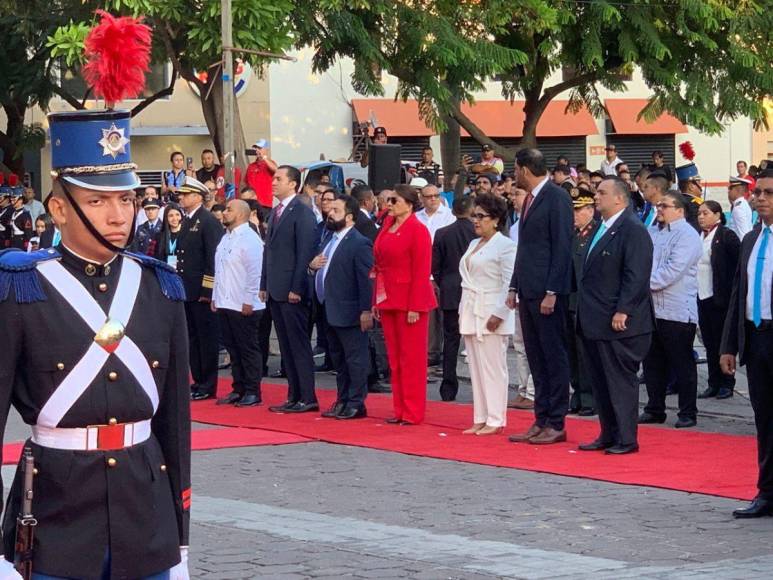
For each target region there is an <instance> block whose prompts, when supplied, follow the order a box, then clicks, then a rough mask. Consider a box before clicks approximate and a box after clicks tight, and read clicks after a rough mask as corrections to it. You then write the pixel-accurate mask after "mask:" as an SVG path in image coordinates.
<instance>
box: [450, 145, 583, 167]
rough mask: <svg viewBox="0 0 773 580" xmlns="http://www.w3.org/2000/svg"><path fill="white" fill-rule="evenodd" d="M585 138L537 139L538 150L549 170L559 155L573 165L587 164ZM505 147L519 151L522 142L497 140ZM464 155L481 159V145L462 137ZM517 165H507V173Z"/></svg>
mask: <svg viewBox="0 0 773 580" xmlns="http://www.w3.org/2000/svg"><path fill="white" fill-rule="evenodd" d="M585 140H586V138H585V137H542V138H540V139H537V149H539V150H540V151H542V154H543V155H544V156H545V160H546V161H547V166H548V169H549V170H552V169H553V167H554V166H555V164H556V158H557V157H558V156H559V155H565V156H566V157H568V158H569V162H570V163H571V164H572V165H578V164H583V165H584V164H585V159H586V156H585V154H586V147H585ZM495 141H496V142H497V143H499V144H500V145H502V146H503V147H510V148H513V149H518V148H519V145H520V142H521V140H520V139H516V138H506V139H495ZM462 154H463V155H464V154H467V155H470V156H472V158H473V159H480V145H479V144H478V142H477V141H475V140H474V139H473V138H472V137H462ZM514 165H515V163H514V162H513V163H505V171H512V170H513V167H514Z"/></svg>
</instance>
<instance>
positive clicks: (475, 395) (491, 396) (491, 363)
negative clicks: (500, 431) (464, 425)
mask: <svg viewBox="0 0 773 580" xmlns="http://www.w3.org/2000/svg"><path fill="white" fill-rule="evenodd" d="M464 345H465V347H466V348H467V361H468V363H469V365H470V380H471V382H472V406H473V415H474V423H485V424H486V425H488V426H489V427H504V426H505V425H506V424H507V385H508V382H509V381H508V376H507V345H508V337H507V335H500V334H484V335H483V340H482V341H481V340H478V339H477V338H476V337H475V336H474V335H464Z"/></svg>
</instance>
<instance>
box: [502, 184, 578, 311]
mask: <svg viewBox="0 0 773 580" xmlns="http://www.w3.org/2000/svg"><path fill="white" fill-rule="evenodd" d="M519 223H520V226H519V230H518V254H517V255H516V257H515V269H514V271H513V277H512V279H511V281H510V287H511V288H514V289H515V290H517V291H518V294H519V295H520V296H522V297H523V298H526V299H535V298H542V297H543V296H545V292H547V291H548V290H550V291H551V292H555V293H556V294H559V295H560V294H566V295H568V294H569V293H570V292H571V289H572V236H573V235H574V210H573V209H572V201H571V198H570V197H569V194H568V193H566V190H565V189H563V188H561V187H559V186H557V185H556V184H555V183H553V182H552V181H548V182H547V183H546V184H545V185H544V186H543V187H542V189H541V190H540V191H539V193H538V194H537V197H536V198H535V199H534V200H533V201H532V202H531V205H530V207H529V208H528V211H527V212H526V217H525V218H521V219H520V220H519Z"/></svg>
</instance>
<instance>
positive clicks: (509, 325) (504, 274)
mask: <svg viewBox="0 0 773 580" xmlns="http://www.w3.org/2000/svg"><path fill="white" fill-rule="evenodd" d="M479 241H480V238H475V239H474V240H472V242H470V245H469V247H468V248H467V251H466V252H465V253H464V256H462V260H461V261H460V262H459V273H460V274H461V275H462V301H461V302H460V303H459V333H460V334H462V335H465V334H466V335H473V334H474V335H475V336H477V337H478V339H482V337H483V335H484V334H513V332H514V330H515V316H514V314H513V311H512V310H510V309H509V308H508V307H507V305H506V304H505V302H506V301H507V291H508V289H509V287H510V278H511V277H512V275H513V268H514V267H515V251H516V248H517V247H518V246H517V245H516V243H515V242H513V241H512V240H511V239H509V238H508V237H506V236H503V235H502V234H501V233H499V232H497V233H496V234H494V235H493V236H492V237H491V239H490V240H489V241H488V242H487V243H486V245H485V246H483V248H481V249H480V250H479V251H477V252H475V254H474V255H473V251H474V250H475V248H476V246H477V245H478V242H479ZM492 315H494V316H496V317H497V318H501V319H502V324H500V325H499V328H497V330H496V332H494V333H491V332H489V331H488V329H487V328H486V322H488V319H489V318H490V317H491V316H492Z"/></svg>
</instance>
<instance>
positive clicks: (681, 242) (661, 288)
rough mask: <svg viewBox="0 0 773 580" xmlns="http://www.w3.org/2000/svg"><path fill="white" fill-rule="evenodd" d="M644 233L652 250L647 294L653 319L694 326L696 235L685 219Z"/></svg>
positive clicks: (698, 253) (698, 248)
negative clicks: (648, 292) (649, 297)
mask: <svg viewBox="0 0 773 580" xmlns="http://www.w3.org/2000/svg"><path fill="white" fill-rule="evenodd" d="M648 231H649V233H650V237H651V238H652V244H653V246H654V250H653V258H652V274H651V275H650V290H651V291H652V302H653V304H654V305H655V318H660V319H662V320H672V321H674V322H693V323H697V322H698V260H699V259H700V257H701V254H702V253H703V243H702V242H701V237H700V234H698V232H696V231H695V228H693V227H692V226H691V225H690V224H688V223H687V220H685V219H680V220H676V221H675V222H672V223H670V224H667V225H664V226H663V227H660V225H658V224H655V225H653V226H651V227H650V228H649V229H648Z"/></svg>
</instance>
